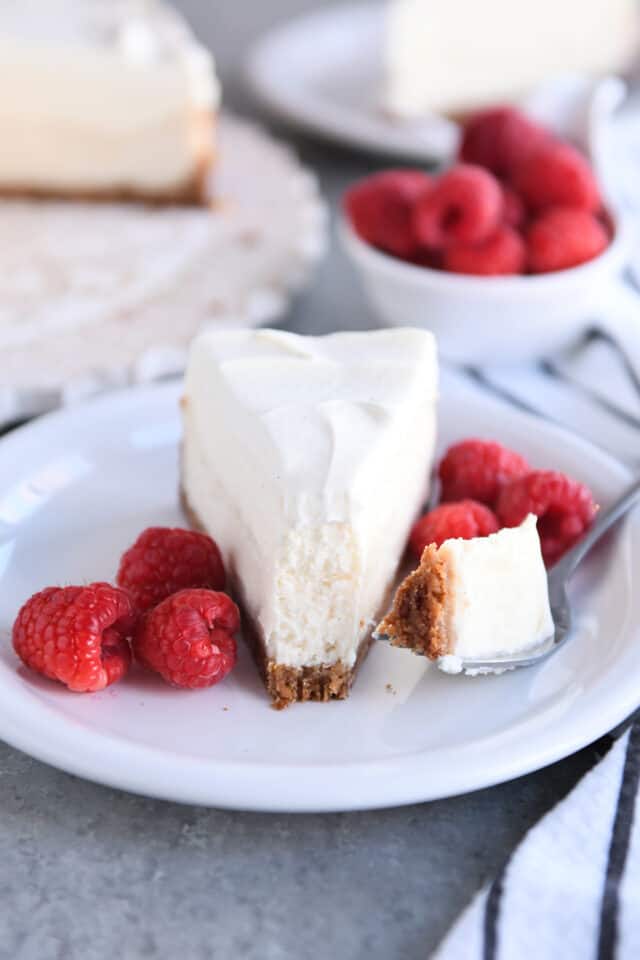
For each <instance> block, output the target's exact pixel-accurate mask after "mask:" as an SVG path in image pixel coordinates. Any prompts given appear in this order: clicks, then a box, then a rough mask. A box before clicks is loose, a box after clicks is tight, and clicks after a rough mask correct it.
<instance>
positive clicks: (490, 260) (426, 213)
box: [344, 107, 610, 276]
mask: <svg viewBox="0 0 640 960" xmlns="http://www.w3.org/2000/svg"><path fill="white" fill-rule="evenodd" d="M344 210H345V213H346V215H347V217H348V219H349V220H350V222H351V225H352V226H353V228H354V229H355V231H356V233H358V235H359V236H360V237H361V238H362V239H363V240H364V241H365V242H367V243H369V244H371V245H372V246H374V247H377V248H378V249H379V250H382V251H384V252H385V253H388V254H390V255H392V256H395V257H399V258H401V259H404V260H407V261H409V262H411V263H414V264H417V265H421V266H426V267H430V268H431V269H441V270H446V271H449V272H451V273H463V274H475V275H477V276H491V275H493V276H497V275H509V274H522V273H533V274H538V273H549V272H551V271H556V270H565V269H568V268H570V267H575V266H578V265H579V264H582V263H585V262H587V261H588V260H592V259H593V258H594V257H596V256H598V254H600V253H602V251H603V250H605V248H606V247H607V246H608V244H609V242H610V225H609V222H608V220H607V217H606V213H605V211H604V209H603V204H602V198H601V195H600V190H599V187H598V183H597V181H596V178H595V175H594V173H593V171H592V169H591V167H590V165H589V163H588V161H587V160H586V158H585V157H584V156H583V155H582V154H581V153H580V152H579V150H577V149H576V148H575V147H574V146H572V145H571V144H570V143H567V142H565V141H563V140H559V139H558V138H557V137H556V136H554V135H553V134H552V133H551V132H550V131H549V130H547V129H545V128H544V127H542V126H541V125H540V124H538V123H535V122H534V121H533V120H531V119H529V118H528V117H527V116H525V115H524V114H523V113H522V112H520V111H519V110H516V109H514V108H513V107H497V108H493V109H490V110H484V111H482V112H480V113H477V114H475V115H473V116H472V117H471V118H470V119H469V120H468V121H467V122H466V124H465V126H464V128H463V132H462V140H461V144H460V150H459V154H458V163H457V164H456V165H454V166H453V167H451V168H450V169H449V170H447V171H445V172H444V173H443V174H441V175H440V176H439V177H430V176H428V175H427V174H425V173H422V172H421V171H419V170H388V171H385V172H383V173H379V174H375V175H374V176H371V177H367V178H365V179H364V180H361V181H359V182H358V183H356V184H355V185H354V186H352V187H351V188H350V189H349V190H347V192H346V193H345V196H344Z"/></svg>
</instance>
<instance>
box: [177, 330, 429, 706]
mask: <svg viewBox="0 0 640 960" xmlns="http://www.w3.org/2000/svg"><path fill="white" fill-rule="evenodd" d="M436 400H437V358H436V347H435V341H434V339H433V337H432V335H431V334H430V333H427V332H426V331H421V330H412V329H398V330H381V331H376V332H369V333H337V334H332V335H330V336H325V337H302V336H297V335H295V334H290V333H282V332H276V331H271V330H262V331H258V332H254V331H237V332H236V331H228V332H218V333H215V332H212V333H205V334H203V335H201V336H200V337H199V338H198V339H197V340H196V341H195V342H194V343H193V345H192V348H191V355H190V360H189V364H188V369H187V375H186V383H185V395H184V402H183V416H184V442H183V459H182V494H183V500H184V503H185V506H186V508H187V511H188V513H189V516H190V518H191V520H192V521H193V522H194V524H195V525H196V526H198V527H199V528H201V529H202V530H204V531H206V532H207V533H209V534H210V535H211V536H212V537H214V539H215V540H216V542H217V543H218V545H219V546H220V548H221V550H222V553H223V556H224V560H225V564H226V567H227V570H228V571H229V573H230V577H231V581H232V588H233V593H234V595H235V597H236V599H238V600H239V602H240V603H241V606H242V608H243V614H244V627H245V635H246V636H247V638H248V640H249V642H250V644H251V646H252V648H253V652H254V655H255V658H256V661H257V663H258V665H259V667H260V669H261V672H262V674H263V676H264V680H265V683H266V686H267V690H268V692H269V693H270V695H271V697H272V698H273V700H274V702H275V704H276V705H277V706H286V705H287V704H288V703H291V702H292V701H295V700H329V699H331V698H344V697H345V696H346V695H347V694H348V692H349V688H350V686H351V682H352V680H353V675H354V672H355V669H356V667H357V665H358V663H359V662H360V660H361V659H362V657H363V656H364V654H365V653H366V650H367V648H368V645H369V641H370V635H371V629H372V627H373V626H374V624H375V619H376V617H377V616H379V615H380V614H381V612H382V611H383V610H384V609H385V607H386V604H387V603H388V601H389V599H390V597H389V591H390V589H391V587H392V585H393V581H394V577H395V575H396V572H397V568H398V565H399V562H400V559H401V557H402V554H403V552H404V548H405V545H406V541H407V537H408V534H409V530H410V527H411V524H412V522H413V520H414V519H415V517H416V515H417V513H418V512H419V510H420V507H421V505H422V504H423V503H424V500H425V497H426V495H427V492H428V485H429V474H430V469H431V463H432V457H433V448H434V441H435V431H436Z"/></svg>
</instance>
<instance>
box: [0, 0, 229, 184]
mask: <svg viewBox="0 0 640 960" xmlns="http://www.w3.org/2000/svg"><path fill="white" fill-rule="evenodd" d="M0 87H1V88H2V90H4V95H3V96H2V97H1V98H0V142H1V143H2V149H1V151H0V196H44V197H49V196H51V197H64V198H68V199H91V200H94V199H95V200H144V201H151V202H159V203H163V202H166V203H201V202H205V201H206V199H207V189H206V188H207V176H208V173H209V169H210V167H211V164H212V162H213V157H214V129H215V117H216V112H217V108H218V105H219V97H220V91H219V86H218V83H217V80H216V76H215V70H214V65H213V60H212V57H211V55H210V54H209V53H208V52H207V50H205V49H204V47H202V46H201V45H200V44H199V43H198V42H197V41H196V40H195V38H194V36H193V35H192V33H191V31H190V29H189V27H188V26H187V24H186V23H185V21H184V20H183V19H182V18H181V17H180V16H179V15H178V14H177V13H176V12H175V11H174V10H173V9H171V8H170V7H169V6H168V5H167V4H165V3H163V2H160V0H146V2H145V0H107V2H105V0H47V2H46V3H42V2H40V0H5V2H3V3H2V4H0Z"/></svg>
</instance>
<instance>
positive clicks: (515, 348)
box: [340, 218, 627, 363]
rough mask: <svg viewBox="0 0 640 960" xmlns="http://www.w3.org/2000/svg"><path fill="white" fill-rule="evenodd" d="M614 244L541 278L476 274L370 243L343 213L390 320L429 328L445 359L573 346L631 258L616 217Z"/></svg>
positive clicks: (346, 237) (509, 356)
mask: <svg viewBox="0 0 640 960" xmlns="http://www.w3.org/2000/svg"><path fill="white" fill-rule="evenodd" d="M612 222H613V240H612V241H611V243H610V245H609V246H608V247H607V249H606V250H605V251H604V252H603V253H601V254H600V256H598V257H596V258H595V259H594V260H591V261H589V262H588V263H585V264H583V265H581V266H579V267H573V268H572V269H570V270H559V271H558V272H556V273H546V274H540V275H538V276H513V277H511V276H509V277H476V276H462V275H460V274H455V273H445V272H444V271H442V270H432V269H429V268H428V267H421V266H414V265H413V264H411V263H405V262H404V261H402V260H397V259H396V258H394V257H391V256H388V255H387V254H385V253H382V252H380V251H379V250H376V249H375V248H374V247H371V246H369V245H368V244H366V243H365V242H364V241H363V240H361V239H360V237H359V236H358V235H357V234H356V233H355V231H354V230H353V229H352V227H351V225H350V224H349V223H348V222H347V221H346V220H345V219H344V218H343V219H342V221H341V224H340V235H341V239H342V243H343V246H344V248H345V250H346V251H347V253H348V255H349V257H350V258H351V260H352V261H353V263H354V264H355V266H356V269H357V271H358V272H359V274H360V278H361V281H362V283H363V286H364V290H365V293H366V294H367V297H368V298H369V301H370V302H371V305H372V306H373V308H374V310H375V311H376V313H377V314H378V317H379V319H380V321H381V322H382V323H383V325H384V326H392V327H405V326H410V327H425V328H426V329H427V330H432V331H433V333H434V334H435V335H436V337H437V338H438V344H439V347H440V352H441V354H442V356H443V357H445V358H446V359H448V360H453V361H457V362H462V363H488V362H491V363H513V362H517V361H519V360H524V359H527V358H531V357H532V356H539V355H541V354H544V353H549V352H553V351H554V350H558V349H561V348H562V347H566V346H568V345H569V344H570V343H571V342H572V341H573V340H575V339H576V337H577V336H578V334H579V333H580V332H581V330H583V329H584V327H585V326H586V324H587V322H588V321H589V319H593V318H594V317H596V316H597V315H598V313H599V312H600V311H601V310H604V309H605V308H606V305H607V299H608V298H610V296H611V284H612V282H614V280H615V276H616V274H617V273H619V272H620V270H621V269H622V266H623V264H624V262H625V252H626V246H627V244H626V239H625V235H626V231H625V230H624V228H623V225H622V223H621V220H620V218H612Z"/></svg>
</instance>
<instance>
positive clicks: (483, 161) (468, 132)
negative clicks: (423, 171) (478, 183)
mask: <svg viewBox="0 0 640 960" xmlns="http://www.w3.org/2000/svg"><path fill="white" fill-rule="evenodd" d="M548 137H549V133H548V132H547V131H546V130H545V129H544V128H543V127H541V126H539V124H537V123H534V121H533V120H529V118H528V117H526V116H525V115H524V114H523V113H521V112H520V111H519V110H515V109H514V108H513V107H494V108H492V109H489V110H482V111H480V112H479V113H475V114H474V115H473V116H471V117H470V118H469V119H468V120H467V122H466V123H465V125H464V131H463V135H462V143H461V145H460V151H459V154H458V156H459V159H460V160H462V161H464V162H465V163H477V164H478V165H479V166H481V167H486V168H487V169H488V170H491V172H492V173H495V174H496V176H498V177H503V176H508V175H509V174H510V173H511V171H512V170H513V169H514V167H515V166H516V165H517V164H518V163H519V162H520V161H521V160H522V159H523V158H524V157H525V156H526V155H527V154H528V153H530V152H531V151H532V150H534V149H535V148H536V147H537V146H539V145H540V144H541V143H542V142H543V141H544V140H546V139H547V138H548Z"/></svg>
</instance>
